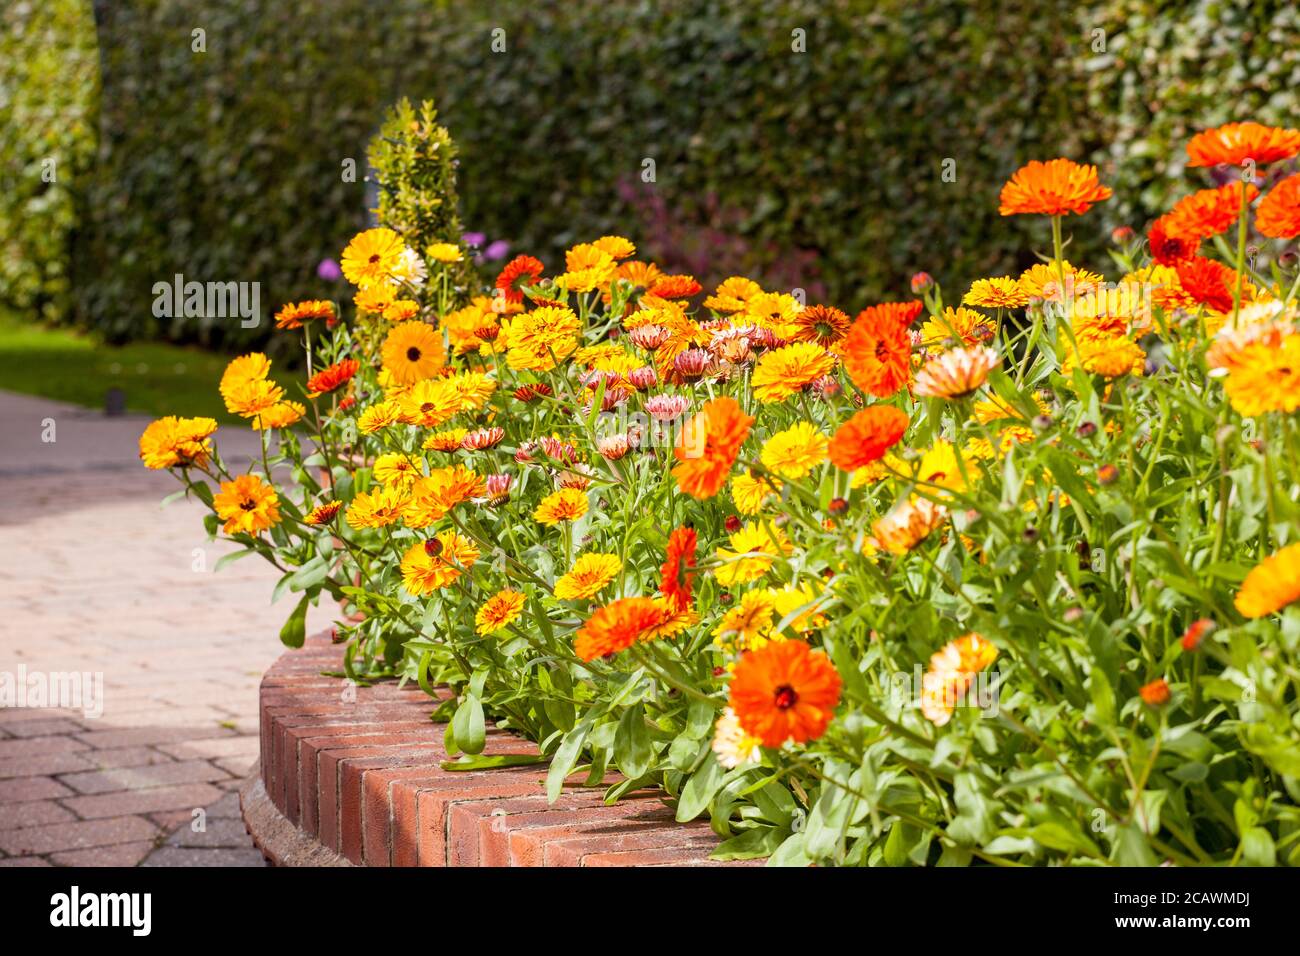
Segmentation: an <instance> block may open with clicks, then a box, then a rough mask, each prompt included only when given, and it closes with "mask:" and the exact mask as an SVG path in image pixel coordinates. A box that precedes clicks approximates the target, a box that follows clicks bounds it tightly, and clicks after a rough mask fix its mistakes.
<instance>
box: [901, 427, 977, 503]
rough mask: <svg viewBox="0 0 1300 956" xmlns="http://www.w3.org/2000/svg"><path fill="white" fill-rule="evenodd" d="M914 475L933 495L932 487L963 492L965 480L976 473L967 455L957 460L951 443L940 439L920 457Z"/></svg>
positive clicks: (955, 450) (973, 464)
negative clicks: (925, 484) (936, 486)
mask: <svg viewBox="0 0 1300 956" xmlns="http://www.w3.org/2000/svg"><path fill="white" fill-rule="evenodd" d="M915 474H916V478H917V480H919V481H922V482H926V483H927V487H926V491H927V492H928V493H930V494H934V488H933V487H932V486H934V485H939V486H940V487H942V488H950V489H952V490H953V491H964V490H965V489H966V481H967V479H968V478H974V477H975V476H976V475H977V471H976V466H975V463H974V462H973V461H972V460H971V459H970V458H969V457H968V456H967V455H964V454H963V455H962V456H961V457H960V458H958V455H957V449H956V448H954V447H953V444H952V442H950V441H948V440H947V439H944V438H940V439H937V440H936V441H935V443H934V444H933V445H932V446H931V447H930V448H928V449H927V450H926V452H925V454H924V455H922V456H921V461H920V463H919V464H918V465H917V468H916V472H915Z"/></svg>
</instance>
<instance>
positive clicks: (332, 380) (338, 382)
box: [307, 359, 361, 398]
mask: <svg viewBox="0 0 1300 956" xmlns="http://www.w3.org/2000/svg"><path fill="white" fill-rule="evenodd" d="M360 368H361V363H360V362H358V361H357V360H356V359H343V361H341V362H335V363H334V364H333V365H331V366H330V367H329V368H323V369H321V370H320V371H319V372H317V373H316V374H315V375H313V376H312V377H311V378H309V379H307V394H308V395H309V396H310V397H312V398H315V397H316V396H318V395H325V394H327V393H328V392H332V391H334V390H335V389H336V388H340V387H341V386H343V385H346V384H347V383H348V382H350V381H351V380H352V376H354V375H356V374H357V371H358V370H359V369H360Z"/></svg>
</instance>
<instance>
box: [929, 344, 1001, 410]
mask: <svg viewBox="0 0 1300 956" xmlns="http://www.w3.org/2000/svg"><path fill="white" fill-rule="evenodd" d="M1000 361H1001V359H1000V358H999V357H998V353H997V352H995V351H993V350H992V349H991V348H988V347H987V346H983V345H977V346H975V347H974V348H969V349H964V348H963V349H949V350H948V351H947V352H941V353H940V354H939V355H937V356H935V357H934V358H932V359H930V361H928V362H926V363H925V367H924V368H923V369H921V371H920V372H918V373H917V375H916V384H915V386H913V388H912V394H913V395H920V396H922V397H929V398H946V399H957V398H965V397H966V396H967V395H971V394H973V393H974V392H975V390H976V389H978V388H979V387H980V386H981V385H983V384H984V382H985V380H986V379H987V378H988V377H989V372H991V371H992V370H993V369H995V368H997V366H998V363H999V362H1000Z"/></svg>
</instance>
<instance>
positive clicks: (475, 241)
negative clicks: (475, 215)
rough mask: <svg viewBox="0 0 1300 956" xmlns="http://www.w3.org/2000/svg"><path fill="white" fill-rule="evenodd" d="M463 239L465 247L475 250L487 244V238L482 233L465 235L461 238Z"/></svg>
mask: <svg viewBox="0 0 1300 956" xmlns="http://www.w3.org/2000/svg"><path fill="white" fill-rule="evenodd" d="M461 238H462V239H464V240H465V245H467V246H474V247H475V248H478V247H479V246H481V245H483V243H485V242H487V236H485V235H483V233H481V232H467V233H465V235H463V236H461Z"/></svg>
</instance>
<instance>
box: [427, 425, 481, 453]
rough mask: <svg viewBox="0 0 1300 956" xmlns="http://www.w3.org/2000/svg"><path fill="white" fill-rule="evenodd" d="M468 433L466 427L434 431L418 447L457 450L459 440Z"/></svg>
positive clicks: (428, 449) (433, 449) (458, 448)
mask: <svg viewBox="0 0 1300 956" xmlns="http://www.w3.org/2000/svg"><path fill="white" fill-rule="evenodd" d="M468 434H469V429H468V428H451V429H448V430H447V431H441V432H434V433H433V434H432V435H430V436H429V437H428V438H426V439H425V440H424V444H423V445H422V446H420V447H422V448H424V449H425V450H426V451H459V450H460V443H461V440H462V439H463V438H464V437H465V436H466V435H468Z"/></svg>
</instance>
